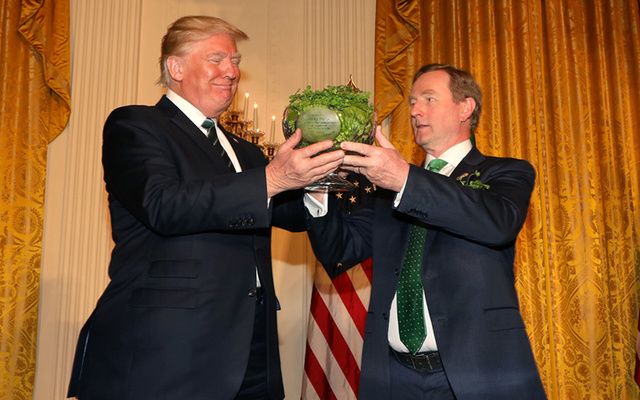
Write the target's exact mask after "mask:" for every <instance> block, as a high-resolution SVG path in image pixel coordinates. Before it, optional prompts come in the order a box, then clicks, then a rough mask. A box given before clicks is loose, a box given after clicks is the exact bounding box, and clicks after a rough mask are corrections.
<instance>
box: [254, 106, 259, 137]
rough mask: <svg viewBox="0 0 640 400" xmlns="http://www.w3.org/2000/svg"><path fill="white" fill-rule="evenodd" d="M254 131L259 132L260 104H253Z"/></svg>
mask: <svg viewBox="0 0 640 400" xmlns="http://www.w3.org/2000/svg"><path fill="white" fill-rule="evenodd" d="M253 129H255V130H256V131H258V130H259V129H258V103H253Z"/></svg>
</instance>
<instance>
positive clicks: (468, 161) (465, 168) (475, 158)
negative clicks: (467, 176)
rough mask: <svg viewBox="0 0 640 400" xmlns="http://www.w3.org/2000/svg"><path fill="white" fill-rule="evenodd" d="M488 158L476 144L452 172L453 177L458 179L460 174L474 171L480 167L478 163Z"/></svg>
mask: <svg viewBox="0 0 640 400" xmlns="http://www.w3.org/2000/svg"><path fill="white" fill-rule="evenodd" d="M484 160H486V158H485V156H484V155H482V153H480V151H479V150H478V149H477V148H476V147H475V146H474V147H472V148H471V151H470V152H469V154H467V155H466V156H465V157H464V158H463V159H462V161H460V164H458V166H457V167H456V169H454V170H453V172H452V173H451V175H450V176H451V178H453V179H456V178H457V177H458V176H460V175H462V174H463V173H465V172H470V173H471V172H473V171H475V170H476V169H478V165H480V163H481V162H483V161H484Z"/></svg>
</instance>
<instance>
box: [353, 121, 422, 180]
mask: <svg viewBox="0 0 640 400" xmlns="http://www.w3.org/2000/svg"><path fill="white" fill-rule="evenodd" d="M376 141H377V142H378V145H379V147H376V146H371V145H368V144H362V143H354V142H342V143H341V145H340V147H341V148H342V149H343V150H345V151H352V152H356V153H358V154H356V155H346V156H345V157H344V163H343V165H342V168H343V169H347V170H349V171H354V172H357V173H359V174H363V175H364V176H366V177H367V179H369V181H371V182H372V183H374V184H376V185H377V186H380V187H382V188H385V189H389V190H393V191H394V192H399V191H400V190H402V186H404V183H405V182H406V180H407V177H408V176H409V164H408V163H407V162H406V161H405V160H404V158H402V155H400V153H399V152H398V150H396V149H395V147H393V145H392V144H391V142H389V141H388V140H387V138H386V137H384V134H383V133H382V128H381V127H380V126H378V127H377V128H376Z"/></svg>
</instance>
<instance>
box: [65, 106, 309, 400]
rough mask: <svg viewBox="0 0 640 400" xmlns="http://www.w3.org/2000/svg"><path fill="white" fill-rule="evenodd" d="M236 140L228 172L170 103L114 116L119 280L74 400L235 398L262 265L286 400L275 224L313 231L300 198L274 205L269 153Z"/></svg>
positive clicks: (273, 363) (112, 201) (274, 392)
mask: <svg viewBox="0 0 640 400" xmlns="http://www.w3.org/2000/svg"><path fill="white" fill-rule="evenodd" d="M226 135H227V137H228V138H229V142H230V143H231V145H232V146H233V148H234V150H235V153H236V155H237V157H238V160H239V161H240V164H241V166H242V170H243V171H242V172H240V173H230V172H228V169H227V167H226V166H225V164H224V162H223V161H222V159H221V158H220V157H219V156H217V155H215V154H213V152H212V151H211V150H212V147H211V144H210V143H209V142H208V140H207V139H206V137H205V135H203V133H202V132H201V131H200V130H199V129H198V128H197V127H196V126H195V125H194V124H193V123H192V122H191V121H190V120H189V119H188V118H187V117H186V116H185V115H184V114H183V113H182V112H181V111H180V110H179V109H178V108H177V107H176V106H175V105H174V104H173V103H172V102H171V101H170V100H168V99H167V98H166V97H163V98H162V99H161V100H160V101H159V102H158V104H156V105H155V106H152V107H148V106H127V107H122V108H119V109H116V110H114V111H113V112H112V113H111V115H110V116H109V118H108V119H107V121H106V123H105V127H104V142H103V165H104V179H105V182H106V188H107V192H108V194H109V209H110V213H111V225H112V231H113V240H114V242H115V247H114V249H113V252H112V257H111V263H110V265H109V276H110V278H111V281H110V283H109V285H108V287H107V288H106V290H105V292H104V294H103V295H102V296H101V297H100V299H99V301H98V303H97V306H96V308H95V311H94V312H93V314H92V315H91V317H90V318H89V320H88V321H87V323H86V324H85V326H84V327H83V330H82V332H81V336H80V340H79V344H78V348H77V352H76V359H75V362H74V369H73V376H72V380H71V384H70V387H69V396H73V395H76V396H78V397H79V398H80V399H105V400H106V399H109V400H116V399H117V400H125V399H131V400H134V399H135V400H142V399H149V400H160V399H167V400H168V399H172V400H176V399H190V400H200V399H202V400H204V399H207V400H210V399H231V398H233V396H234V395H235V394H236V392H237V391H238V389H239V388H240V384H241V382H242V380H243V377H244V372H245V370H246V366H247V360H248V358H249V348H250V343H251V337H252V332H253V329H254V326H253V321H254V310H255V304H256V301H255V295H256V290H255V288H256V268H257V271H258V273H259V276H260V281H261V285H262V287H263V289H264V293H265V302H266V310H267V311H266V312H267V326H266V328H265V329H266V335H267V338H268V349H267V352H268V379H269V391H270V395H271V397H272V398H276V399H279V398H282V397H283V386H282V379H281V374H280V361H279V355H278V338H277V329H276V308H277V299H276V297H275V293H274V287H273V279H272V273H271V254H270V236H271V230H270V227H271V225H272V224H274V225H277V226H280V227H283V228H285V229H289V230H303V229H304V209H303V208H302V202H301V201H300V200H299V196H297V195H299V193H297V194H296V193H287V194H283V195H281V196H276V197H275V198H273V199H272V201H271V206H270V207H267V194H266V179H265V172H264V166H265V164H266V161H265V159H264V157H263V155H262V153H261V152H260V150H259V149H258V148H257V147H255V146H254V145H252V144H250V143H248V142H246V141H244V140H242V139H239V138H236V137H235V136H233V135H231V134H228V133H226Z"/></svg>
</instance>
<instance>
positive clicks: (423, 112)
mask: <svg viewBox="0 0 640 400" xmlns="http://www.w3.org/2000/svg"><path fill="white" fill-rule="evenodd" d="M449 80H450V78H449V74H448V73H447V72H445V71H441V70H437V71H431V72H426V73H424V74H422V75H420V77H418V79H416V81H415V82H414V83H413V88H412V89H411V95H410V97H409V104H410V106H411V123H412V125H413V134H414V139H415V141H416V143H417V144H418V145H419V146H421V147H422V148H423V149H424V150H425V151H426V152H427V153H429V154H432V155H433V156H435V157H438V156H440V154H442V153H443V152H444V151H446V150H447V149H448V148H450V147H451V146H453V145H455V144H458V143H460V142H462V141H464V140H467V139H468V138H469V137H470V136H471V130H470V116H471V113H472V112H473V109H474V107H475V101H474V100H473V99H472V98H470V97H468V98H466V99H464V100H463V101H461V102H459V103H456V102H455V101H454V99H453V95H452V93H451V90H450V89H449Z"/></svg>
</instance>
